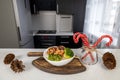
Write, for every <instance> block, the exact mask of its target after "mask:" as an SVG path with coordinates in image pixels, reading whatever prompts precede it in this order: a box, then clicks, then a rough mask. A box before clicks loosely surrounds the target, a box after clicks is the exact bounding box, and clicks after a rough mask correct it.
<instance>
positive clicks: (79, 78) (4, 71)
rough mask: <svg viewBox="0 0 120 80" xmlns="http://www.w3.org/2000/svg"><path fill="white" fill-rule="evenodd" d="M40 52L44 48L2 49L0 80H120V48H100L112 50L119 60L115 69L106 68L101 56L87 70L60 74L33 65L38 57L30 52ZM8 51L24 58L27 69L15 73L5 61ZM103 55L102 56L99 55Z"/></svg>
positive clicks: (0, 52)
mask: <svg viewBox="0 0 120 80" xmlns="http://www.w3.org/2000/svg"><path fill="white" fill-rule="evenodd" d="M30 51H32V52H39V51H44V49H0V80H120V49H99V51H101V52H102V53H104V52H106V51H110V52H112V53H113V54H114V55H115V57H116V60H117V66H116V68H115V69H113V70H108V69H106V68H105V67H104V66H103V64H102V61H101V58H99V61H98V63H97V64H95V65H85V66H86V67H87V70H86V71H85V72H82V73H77V74H69V75H60V74H52V73H47V72H44V71H41V70H39V69H37V68H36V67H34V66H33V65H32V61H33V60H34V59H36V58H38V57H28V56H27V53H28V52H30ZM73 51H74V52H75V53H76V54H80V50H79V49H73ZM8 53H14V54H15V55H16V58H17V59H19V60H22V61H23V62H24V64H25V66H26V68H25V71H23V72H21V73H14V72H13V71H12V70H11V69H10V68H9V67H10V65H5V64H4V63H3V60H4V57H5V56H6V54H8ZM99 57H101V56H99Z"/></svg>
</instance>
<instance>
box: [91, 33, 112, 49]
mask: <svg viewBox="0 0 120 80" xmlns="http://www.w3.org/2000/svg"><path fill="white" fill-rule="evenodd" d="M104 38H109V42H107V43H106V46H110V45H111V43H112V42H113V39H112V37H111V36H110V35H103V36H101V37H100V38H99V39H98V40H97V41H96V42H95V43H94V45H93V46H92V47H96V46H97V45H98V44H99V43H100V42H101V41H102V39H104Z"/></svg>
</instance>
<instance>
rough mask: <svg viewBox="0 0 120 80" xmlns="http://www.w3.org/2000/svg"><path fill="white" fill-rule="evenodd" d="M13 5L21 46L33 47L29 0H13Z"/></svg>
mask: <svg viewBox="0 0 120 80" xmlns="http://www.w3.org/2000/svg"><path fill="white" fill-rule="evenodd" d="M13 7H14V13H15V19H16V26H17V29H18V30H17V31H18V38H19V45H20V47H21V48H32V47H33V36H32V32H31V25H32V24H31V23H32V22H31V13H30V8H29V0H13Z"/></svg>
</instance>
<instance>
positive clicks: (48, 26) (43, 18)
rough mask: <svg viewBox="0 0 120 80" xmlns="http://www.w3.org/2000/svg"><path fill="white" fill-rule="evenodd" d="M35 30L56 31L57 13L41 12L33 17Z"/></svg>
mask: <svg viewBox="0 0 120 80" xmlns="http://www.w3.org/2000/svg"><path fill="white" fill-rule="evenodd" d="M32 23H33V26H32V29H33V30H56V11H40V12H39V14H37V15H32Z"/></svg>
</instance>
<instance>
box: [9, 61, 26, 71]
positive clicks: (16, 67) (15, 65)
mask: <svg viewBox="0 0 120 80" xmlns="http://www.w3.org/2000/svg"><path fill="white" fill-rule="evenodd" d="M10 68H11V69H12V70H13V71H14V72H22V71H24V68H25V65H23V62H22V61H20V60H18V59H16V60H14V61H12V63H11V66H10Z"/></svg>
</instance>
